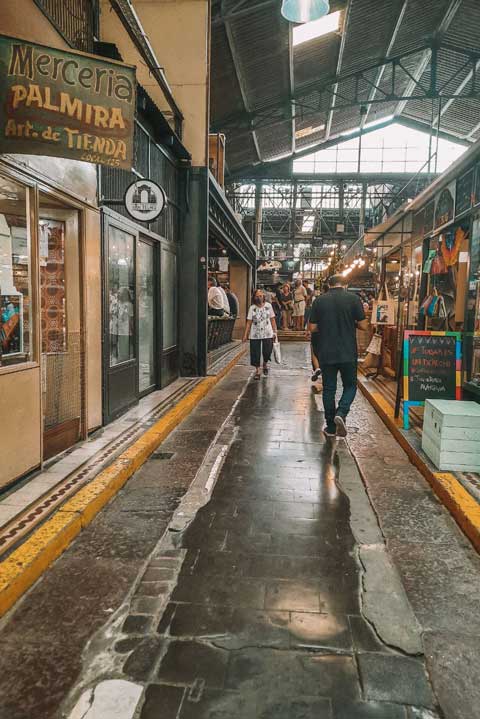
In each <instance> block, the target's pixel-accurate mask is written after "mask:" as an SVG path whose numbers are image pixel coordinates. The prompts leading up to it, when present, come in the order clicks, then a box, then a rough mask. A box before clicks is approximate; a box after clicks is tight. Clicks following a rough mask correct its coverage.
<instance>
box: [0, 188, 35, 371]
mask: <svg viewBox="0 0 480 719" xmlns="http://www.w3.org/2000/svg"><path fill="white" fill-rule="evenodd" d="M31 296H32V293H31V253H30V231H29V222H28V193H27V190H26V188H25V187H24V186H22V185H20V184H18V183H17V182H14V181H13V180H10V179H6V178H0V366H6V365H13V364H18V363H21V362H28V361H30V360H31V359H32V336H31V333H32V306H31Z"/></svg>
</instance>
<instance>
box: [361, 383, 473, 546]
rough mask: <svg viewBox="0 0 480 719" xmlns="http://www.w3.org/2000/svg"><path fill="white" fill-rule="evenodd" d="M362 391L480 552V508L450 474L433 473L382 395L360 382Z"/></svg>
mask: <svg viewBox="0 0 480 719" xmlns="http://www.w3.org/2000/svg"><path fill="white" fill-rule="evenodd" d="M358 386H359V387H360V391H361V392H362V394H363V395H364V397H366V399H367V400H368V401H369V402H370V404H371V405H372V407H373V408H374V409H375V411H376V412H377V414H378V415H379V417H380V418H381V419H382V420H383V422H384V424H385V425H386V426H387V428H388V429H389V430H390V432H391V433H392V434H393V436H394V437H395V439H396V440H397V442H398V443H399V445H400V446H401V447H402V449H403V450H404V451H405V452H406V453H407V455H408V457H409V459H410V462H411V463H412V464H413V465H414V466H415V467H416V468H417V469H418V471H419V472H420V473H421V474H422V475H423V476H424V477H425V479H426V480H427V482H428V483H429V484H430V486H431V487H432V489H433V491H434V492H435V494H436V495H437V497H438V498H439V499H440V501H441V502H442V504H443V505H444V506H445V507H446V508H447V509H448V511H449V512H450V514H451V515H452V516H453V518H454V519H455V521H456V522H457V524H458V525H459V527H460V529H461V530H462V531H463V533H464V534H465V535H466V536H467V537H468V539H469V540H470V541H471V543H472V544H473V546H474V547H475V549H476V550H477V552H480V505H479V504H478V503H477V502H476V501H475V500H474V498H473V497H472V496H471V495H470V494H469V493H468V492H467V490H466V489H465V488H464V487H463V486H462V485H461V483H460V482H459V481H458V479H457V478H456V477H455V475H454V474H451V473H450V472H434V471H433V470H432V469H430V467H429V466H428V465H427V463H426V462H425V461H424V460H423V459H422V458H421V457H420V455H419V454H418V453H417V452H416V451H415V449H414V448H413V447H412V446H411V444H410V443H409V442H408V440H407V439H406V438H405V437H404V436H403V434H402V432H401V431H400V428H401V426H402V423H401V420H400V419H395V417H394V411H393V408H392V407H391V406H390V405H389V404H388V402H387V401H386V400H385V399H384V398H383V397H382V395H381V394H380V393H379V392H375V391H370V390H369V389H368V388H367V387H365V384H364V383H363V382H362V381H361V380H360V381H359V382H358Z"/></svg>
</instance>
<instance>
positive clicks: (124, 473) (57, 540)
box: [0, 348, 245, 616]
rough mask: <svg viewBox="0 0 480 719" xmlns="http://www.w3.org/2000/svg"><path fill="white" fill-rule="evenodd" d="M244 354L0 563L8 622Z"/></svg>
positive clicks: (1, 602)
mask: <svg viewBox="0 0 480 719" xmlns="http://www.w3.org/2000/svg"><path fill="white" fill-rule="evenodd" d="M244 353H245V349H244V348H242V350H241V351H240V352H239V353H237V354H236V355H235V357H234V358H233V359H232V360H230V362H229V363H228V364H227V365H226V366H225V367H223V368H222V369H221V370H220V372H219V373H218V374H217V375H215V376H213V377H206V378H205V379H204V380H203V381H202V382H200V384H198V385H197V386H196V387H194V388H193V390H192V391H191V392H190V393H189V394H188V395H187V396H186V397H183V398H182V399H181V400H180V401H179V402H178V403H177V404H176V405H175V406H174V407H173V408H172V409H170V410H169V411H168V412H166V414H165V415H164V416H163V417H161V418H160V419H159V420H158V422H156V423H155V424H154V425H153V426H152V427H150V429H148V430H147V431H146V432H145V433H144V434H143V435H142V436H141V437H140V438H139V439H137V440H136V441H135V442H134V443H133V444H132V445H131V446H130V447H128V449H126V450H125V451H124V452H122V454H121V455H120V456H119V457H117V459H116V460H115V461H114V462H113V463H112V464H110V465H109V466H108V467H106V468H105V469H103V470H102V471H101V472H100V473H99V474H98V475H97V476H96V477H95V479H93V480H92V481H91V482H90V483H89V484H88V485H87V486H85V487H83V488H82V489H80V490H79V491H78V492H77V494H75V496H74V497H72V498H71V499H69V500H68V501H67V502H65V504H63V505H62V506H61V507H60V508H59V509H58V510H57V511H56V512H55V514H54V515H53V516H52V517H50V518H49V519H47V521H46V522H45V523H44V524H42V525H41V526H40V527H39V528H38V529H36V530H35V531H34V532H33V533H32V534H31V535H30V536H29V537H28V539H26V540H25V542H23V543H22V544H21V545H20V546H19V547H18V549H16V550H14V551H13V552H12V553H11V554H10V555H9V556H8V557H7V558H6V559H5V560H4V561H3V562H1V563H0V616H3V615H4V614H5V613H6V612H7V611H8V610H9V609H10V608H11V607H12V606H13V605H14V604H15V602H16V601H17V600H18V599H19V598H20V597H21V596H22V595H23V594H24V593H25V592H26V591H27V590H28V589H29V588H30V587H31V586H32V585H33V584H34V583H35V582H36V581H37V579H38V578H39V577H40V576H41V575H42V574H43V572H45V570H46V569H47V568H48V567H49V566H50V564H52V562H54V561H55V559H57V558H58V557H59V556H60V555H61V554H62V553H63V552H64V551H65V549H67V547H68V546H69V545H70V544H71V542H72V541H73V540H74V539H75V537H76V536H77V535H78V534H79V533H80V532H81V531H82V529H83V528H84V527H86V526H87V525H88V524H90V522H91V521H92V519H94V517H95V516H96V515H97V514H98V512H99V511H100V510H101V509H102V508H103V507H104V506H105V505H106V504H107V502H109V501H110V500H111V499H112V498H113V497H114V496H115V495H116V494H117V492H118V491H119V490H120V489H121V488H122V487H123V485H124V484H125V483H126V482H127V480H128V479H130V477H131V476H132V475H133V474H134V473H135V472H136V471H137V470H138V469H139V468H140V467H141V466H142V464H144V462H145V461H146V460H147V459H148V457H149V456H150V455H151V454H152V453H153V452H154V451H155V450H156V449H157V447H158V446H159V445H160V444H161V443H162V442H163V441H164V440H165V438H166V437H167V436H168V435H169V434H170V433H171V432H172V431H173V430H174V429H175V427H177V426H178V425H179V424H180V422H181V421H182V420H183V419H185V417H187V416H188V415H189V414H190V412H192V410H193V409H194V408H195V407H196V406H197V405H198V403H199V402H200V401H201V400H202V399H203V398H204V397H206V395H207V394H208V393H209V392H210V391H211V390H212V389H213V388H214V387H215V385H216V384H218V383H219V382H220V380H222V379H223V378H224V377H225V376H226V375H227V374H228V373H229V372H230V370H232V369H233V367H234V366H235V365H236V364H237V362H238V360H239V359H240V357H241V356H242V355H243V354H244Z"/></svg>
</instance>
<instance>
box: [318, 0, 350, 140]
mask: <svg viewBox="0 0 480 719" xmlns="http://www.w3.org/2000/svg"><path fill="white" fill-rule="evenodd" d="M351 7H352V0H348V4H347V7H346V8H345V16H344V20H343V32H342V40H341V43H340V48H339V50H338V59H337V71H336V73H335V75H336V76H338V75H340V71H341V69H342V63H343V53H344V52H345V44H346V42H347V32H348V21H349V19H350V10H351ZM338 85H339V83H338V82H336V83H335V85H334V87H333V97H332V104H331V108H330V112H329V113H328V119H327V124H326V127H325V135H324V139H325V140H328V138H329V137H330V133H331V131H332V122H333V113H334V109H335V103H336V99H337V92H338Z"/></svg>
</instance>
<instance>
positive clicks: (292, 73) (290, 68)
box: [288, 23, 297, 155]
mask: <svg viewBox="0 0 480 719" xmlns="http://www.w3.org/2000/svg"><path fill="white" fill-rule="evenodd" d="M288 25H289V27H288V74H289V81H290V107H291V113H292V155H294V154H295V149H296V144H297V141H296V136H295V132H296V122H295V103H294V102H293V96H294V93H295V71H294V67H293V27H292V23H289V24H288Z"/></svg>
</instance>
